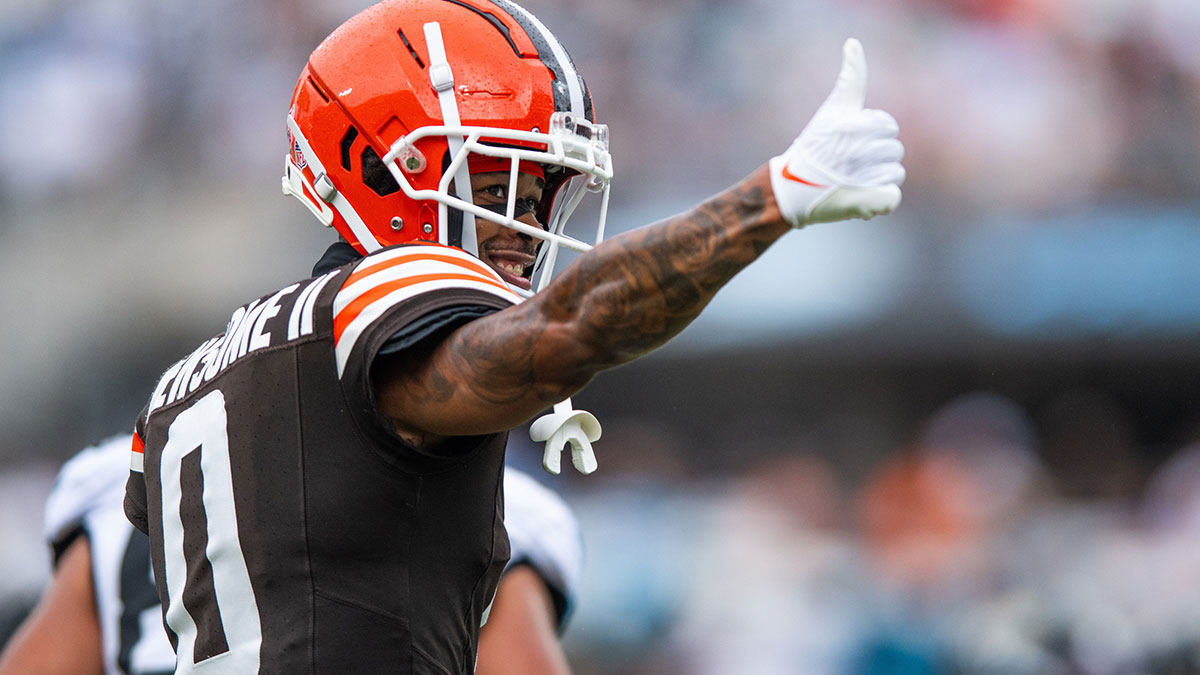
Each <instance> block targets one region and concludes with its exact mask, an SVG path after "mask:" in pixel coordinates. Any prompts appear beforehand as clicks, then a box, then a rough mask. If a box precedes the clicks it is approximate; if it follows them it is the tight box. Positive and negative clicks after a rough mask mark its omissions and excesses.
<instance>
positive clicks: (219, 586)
mask: <svg viewBox="0 0 1200 675" xmlns="http://www.w3.org/2000/svg"><path fill="white" fill-rule="evenodd" d="M160 466H161V469H160V476H159V479H160V481H161V482H160V484H161V485H162V507H163V509H162V512H163V550H164V558H165V564H166V578H167V579H166V580H167V584H166V585H167V596H168V603H167V611H166V621H167V625H168V626H170V627H171V630H173V631H174V632H175V634H176V635H177V636H178V637H179V643H178V645H177V647H176V653H177V654H178V663H177V665H176V672H177V673H206V672H221V673H233V674H237V673H257V672H258V666H259V646H260V645H261V644H262V625H261V623H260V621H259V616H258V605H257V603H256V602H255V600H254V589H253V588H252V587H251V585H250V573H249V571H248V570H247V569H246V560H245V558H244V557H243V555H242V548H241V545H240V542H239V540H238V525H237V513H236V511H235V510H234V502H233V472H232V470H231V469H230V464H229V432H228V427H227V424H226V414H225V396H224V394H222V393H221V392H220V391H219V390H217V391H213V392H212V393H210V394H208V395H206V396H205V397H204V398H201V399H200V400H199V401H196V403H194V404H193V405H192V406H191V407H190V408H188V409H187V410H185V411H183V412H182V413H180V414H179V416H178V417H176V418H175V421H174V422H172V423H171V427H170V429H169V430H168V432H167V444H166V446H164V447H163V451H162V462H161V464H160ZM185 477H186V478H187V480H186V481H184V480H182V479H184V478H185ZM184 485H186V486H187V488H186V490H185V488H184V487H183V486H184ZM195 492H200V493H201V494H194V493H195ZM185 521H186V523H187V526H186V528H185V525H184V523H185ZM189 565H190V566H191V567H190V568H189ZM214 599H215V603H214V602H213V600H214Z"/></svg>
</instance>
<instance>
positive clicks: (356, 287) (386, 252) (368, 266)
mask: <svg viewBox="0 0 1200 675" xmlns="http://www.w3.org/2000/svg"><path fill="white" fill-rule="evenodd" d="M521 299H522V298H521V296H519V295H517V294H516V293H515V292H513V291H512V290H511V289H510V288H509V287H508V286H507V285H506V284H505V283H504V281H503V280H501V279H500V276H499V275H498V274H497V273H496V272H495V271H494V270H492V269H491V268H490V267H488V266H487V265H486V264H484V263H483V262H481V261H480V260H479V259H478V258H475V257H474V256H471V255H469V254H467V253H465V252H463V251H461V250H459V249H456V248H453V247H449V246H441V245H437V244H416V245H408V246H398V247H394V248H388V249H383V250H381V251H378V252H376V253H373V254H371V255H368V256H366V257H365V258H363V259H362V260H361V261H359V262H358V264H357V265H355V266H354V267H353V268H352V270H351V271H350V272H349V274H347V275H346V276H345V277H344V278H343V279H342V281H341V283H340V284H339V286H338V288H337V289H336V291H335V293H334V295H333V296H332V317H333V345H334V353H335V354H334V355H335V362H336V368H337V377H338V378H339V380H340V381H341V387H342V390H343V392H345V395H346V397H347V399H348V401H349V402H350V404H351V409H352V410H353V411H362V413H358V412H356V414H364V413H365V414H367V415H368V416H371V417H372V418H373V419H374V421H373V422H372V424H373V425H375V426H377V427H379V428H380V429H381V430H383V432H384V433H387V434H390V433H391V431H390V426H388V425H387V424H386V423H385V422H383V421H382V419H381V418H379V417H378V415H377V413H374V409H375V406H374V396H373V392H372V390H371V378H370V373H371V365H372V363H373V362H374V361H375V359H376V358H377V357H378V356H379V355H381V354H391V353H395V352H398V351H401V350H403V349H407V348H409V347H411V346H412V345H415V344H416V343H418V342H421V341H422V340H425V339H426V338H429V337H430V336H433V335H437V334H445V333H446V332H448V331H449V329H451V328H453V327H455V326H457V325H461V324H463V323H465V322H467V321H472V320H474V319H477V318H480V317H482V316H485V315H487V314H490V313H492V312H496V311H499V310H502V309H504V308H506V307H510V306H512V305H514V304H516V303H519V302H520V301H521Z"/></svg>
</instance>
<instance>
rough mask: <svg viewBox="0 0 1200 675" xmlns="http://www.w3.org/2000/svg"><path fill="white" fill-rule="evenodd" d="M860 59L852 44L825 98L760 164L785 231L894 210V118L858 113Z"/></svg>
mask: <svg viewBox="0 0 1200 675" xmlns="http://www.w3.org/2000/svg"><path fill="white" fill-rule="evenodd" d="M866 90H867V60H866V57H865V56H864V55H863V48H862V44H861V43H860V42H859V41H858V40H855V39H853V38H851V39H849V40H846V44H845V46H844V47H843V48H842V70H841V72H840V73H838V78H837V82H836V83H835V84H834V86H833V92H832V93H830V94H829V98H827V99H825V102H824V103H822V104H821V107H820V108H818V109H817V112H816V114H814V115H813V117H812V119H811V120H809V122H808V125H807V126H806V127H804V130H803V131H801V132H800V135H799V136H797V137H796V140H794V141H792V145H791V146H790V147H789V148H788V149H787V150H786V151H785V152H784V153H783V154H781V155H779V156H777V157H773V158H772V159H771V161H770V163H769V164H768V166H769V168H770V173H771V189H772V190H773V191H774V193H775V201H776V202H777V203H778V204H779V210H780V211H781V212H782V213H783V216H784V218H786V219H787V220H788V222H790V223H791V224H792V226H793V227H797V228H799V227H804V226H805V225H808V224H809V223H825V222H831V221H835V220H846V219H848V218H871V217H873V216H877V215H880V214H886V213H891V212H892V211H894V210H895V209H896V207H897V206H899V205H900V184H901V183H903V182H904V167H903V166H901V165H900V160H901V158H902V157H903V156H904V146H903V145H902V144H901V143H900V140H899V139H898V138H897V137H896V136H897V134H898V133H899V131H900V127H899V125H897V124H896V120H895V118H893V117H892V116H891V115H889V114H888V113H886V112H884V111H882V110H873V109H870V108H863V103H864V100H865V98H866Z"/></svg>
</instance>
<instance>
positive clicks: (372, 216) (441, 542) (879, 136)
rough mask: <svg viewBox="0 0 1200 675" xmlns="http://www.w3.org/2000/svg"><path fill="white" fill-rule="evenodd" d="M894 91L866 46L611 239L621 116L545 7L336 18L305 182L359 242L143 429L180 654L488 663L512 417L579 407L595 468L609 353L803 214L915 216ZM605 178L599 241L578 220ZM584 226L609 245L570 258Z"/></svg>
mask: <svg viewBox="0 0 1200 675" xmlns="http://www.w3.org/2000/svg"><path fill="white" fill-rule="evenodd" d="M865 82H866V63H865V59H864V57H863V52H862V47H861V45H859V43H858V42H857V41H855V40H849V41H847V42H846V44H845V47H844V54H843V65H842V70H841V73H840V75H839V76H838V79H837V82H836V83H835V85H834V89H833V92H832V93H831V94H830V96H829V98H828V99H826V101H825V102H824V103H823V104H822V105H821V106H820V107H819V108H818V109H817V111H816V113H815V114H814V115H813V116H812V117H811V119H810V120H809V121H808V123H807V125H805V126H804V128H803V130H802V131H801V132H800V134H799V136H798V137H797V138H796V139H795V141H794V142H793V143H792V144H791V145H790V146H789V147H788V148H787V149H786V150H785V151H784V152H783V153H782V154H780V155H778V156H777V157H774V158H772V159H771V160H770V161H769V162H767V163H766V164H764V165H763V166H762V167H760V168H759V169H757V170H756V171H754V172H753V173H751V174H750V175H749V176H748V177H747V178H745V179H744V180H742V181H741V182H739V183H737V184H736V185H734V186H733V187H731V188H729V189H727V190H725V191H723V192H721V193H719V194H717V195H715V196H713V197H711V198H710V199H708V200H706V201H704V202H703V203H701V204H699V205H698V206H696V207H695V208H693V209H691V210H689V211H687V212H685V213H683V214H680V215H678V216H676V217H673V218H668V219H666V220H665V221H662V222H660V223H657V224H654V225H650V226H647V227H643V228H640V229H635V230H632V231H629V232H625V233H623V234H621V235H619V236H617V237H614V238H612V239H610V240H606V241H604V242H602V243H598V242H599V240H600V238H601V235H602V231H603V225H604V218H605V213H606V208H607V203H608V199H607V198H608V187H609V183H610V180H611V178H612V176H613V168H612V167H613V164H612V160H611V157H610V154H609V142H608V141H609V134H608V129H607V127H605V126H604V125H602V124H599V123H598V122H597V121H596V117H595V113H594V109H593V106H592V101H591V96H590V94H589V92H588V88H587V86H586V85H585V83H584V81H583V79H582V77H581V76H580V75H579V73H578V72H577V71H576V69H575V67H574V65H573V64H572V62H571V60H570V58H569V57H568V56H567V52H566V50H565V49H564V48H563V46H562V44H561V43H560V42H559V41H558V40H557V39H556V38H555V37H554V35H553V34H552V33H550V31H549V30H547V28H546V26H545V25H544V24H542V23H541V22H540V21H539V20H538V19H537V18H536V17H534V16H533V15H532V14H530V13H529V12H527V11H526V10H524V9H522V8H521V7H519V6H518V5H516V4H515V3H513V2H511V1H510V0H453V1H447V0H385V1H384V2H380V3H378V4H375V5H373V6H371V7H370V8H368V9H366V10H364V11H363V12H361V13H359V14H358V15H356V16H355V17H353V18H351V19H350V20H349V21H347V22H346V23H345V24H343V25H342V26H341V27H339V28H338V29H337V30H335V31H334V32H333V33H332V34H331V35H330V36H329V37H328V38H326V39H325V40H324V41H323V42H322V43H321V44H320V45H319V46H318V47H317V48H316V50H315V51H314V52H313V53H312V55H311V56H310V58H309V61H308V63H307V65H306V66H305V67H304V69H303V71H302V72H301V74H300V77H299V80H298V82H297V84H296V88H295V90H294V94H293V97H292V101H291V106H290V110H289V112H288V115H287V126H288V131H289V143H290V148H289V152H288V154H287V157H286V165H285V176H284V180H283V185H284V190H285V192H287V193H288V194H291V195H294V196H296V197H297V198H298V199H299V200H300V201H301V202H303V203H304V205H305V206H306V207H307V208H308V209H309V210H310V211H311V212H312V213H313V214H314V215H315V216H316V217H317V218H318V219H319V220H320V222H322V223H323V224H325V225H328V226H331V227H333V228H334V229H335V230H336V231H337V232H338V234H339V235H340V236H341V238H342V239H344V241H345V244H346V245H347V246H349V247H350V248H351V249H353V252H354V253H355V259H354V260H351V261H350V262H348V263H346V264H344V265H342V266H339V267H337V268H335V269H333V270H332V271H329V272H327V273H325V274H322V275H319V276H317V277H314V278H309V279H304V280H302V281H298V282H296V283H294V284H290V285H288V286H286V287H284V288H282V289H280V290H279V291H277V292H275V293H271V294H268V295H266V296H264V297H262V298H260V299H257V300H254V301H252V302H249V303H247V304H245V305H243V306H241V307H239V308H237V309H235V310H234V312H233V314H232V316H231V317H230V320H229V323H228V325H227V327H226V329H225V331H224V333H222V334H220V335H218V336H216V337H214V338H212V339H210V340H208V341H206V342H204V343H203V344H202V345H200V346H198V347H197V348H196V349H195V351H193V352H192V353H191V354H190V355H188V356H186V357H184V358H183V359H181V360H180V361H179V362H178V363H176V364H175V365H174V366H172V367H171V368H170V369H168V370H167V372H166V373H164V374H163V376H162V378H161V379H160V381H159V383H158V385H157V387H156V388H155V390H154V392H153V393H152V395H151V396H150V400H149V403H148V405H147V407H146V408H145V410H144V411H143V412H142V414H141V415H140V416H139V418H138V420H137V423H136V436H135V440H134V452H133V455H132V471H131V474H130V478H129V482H128V485H127V490H126V500H125V512H126V514H127V515H128V517H129V518H130V520H131V521H132V522H133V523H134V524H135V525H136V526H137V527H138V529H140V530H142V531H144V532H147V533H148V534H149V536H150V547H151V555H152V561H153V568H154V578H155V580H156V584H157V590H158V596H159V598H160V600H161V601H162V605H163V618H164V623H165V625H166V627H167V630H168V635H169V637H170V639H171V643H172V645H173V646H174V647H175V648H176V654H177V657H178V658H177V672H182V673H190V672H200V671H204V670H208V669H209V668H212V669H216V670H219V671H220V672H223V673H258V672H264V673H265V672H271V673H275V672H278V673H289V674H293V673H309V672H346V671H347V670H353V671H354V672H399V673H408V672H414V673H467V672H471V671H472V670H473V669H474V666H475V654H476V649H477V645H478V631H479V626H480V625H481V624H482V622H483V619H484V617H485V615H486V612H487V610H488V608H489V606H490V605H491V602H492V599H493V596H494V595H495V589H496V586H497V583H498V580H499V577H500V572H501V571H502V570H503V569H504V567H505V565H506V563H507V561H508V558H509V540H508V536H507V534H506V532H505V529H504V526H503V520H502V514H503V508H504V507H503V491H502V489H501V478H500V477H501V474H502V468H503V466H504V448H505V443H506V437H507V433H508V431H509V430H510V429H513V428H515V427H517V426H519V425H521V424H523V423H524V422H526V421H527V420H530V419H531V418H532V417H533V416H535V415H537V414H538V413H539V412H542V411H545V410H547V409H548V408H549V407H551V406H553V412H551V413H549V414H547V415H545V416H543V417H542V418H539V419H538V420H536V421H535V422H534V424H533V425H532V427H531V433H532V435H534V437H535V440H545V441H547V455H546V457H545V458H544V460H543V463H544V464H545V465H546V466H547V468H548V469H551V470H552V471H553V470H557V462H558V450H559V449H560V448H563V447H565V446H567V445H570V446H571V448H572V459H573V462H574V463H575V465H576V467H577V468H579V469H580V470H582V471H584V472H588V471H591V470H593V469H594V468H595V459H594V457H593V456H592V454H591V452H590V449H591V446H590V443H591V442H592V441H594V440H595V439H596V438H597V437H598V436H599V433H600V429H599V425H598V423H596V420H595V418H594V417H592V416H591V415H590V414H589V413H586V412H582V411H576V410H573V409H572V408H571V407H570V404H569V401H568V399H569V397H570V396H571V395H573V394H574V393H576V392H578V391H579V390H580V389H581V388H583V387H584V386H585V385H586V384H587V382H588V381H589V380H590V379H591V378H592V377H593V376H594V375H595V374H596V373H598V372H600V371H602V370H604V369H606V368H610V367H613V366H616V365H619V364H623V363H626V362H629V361H632V360H633V359H636V358H638V357H639V356H641V355H643V354H646V353H648V352H649V351H651V350H653V349H655V348H656V347H658V346H660V345H662V344H664V343H665V342H667V341H668V340H669V339H671V338H672V337H673V336H674V335H676V334H678V333H679V332H680V331H681V330H683V328H684V327H685V326H687V325H688V324H689V323H690V322H691V321H692V320H693V319H694V318H695V317H696V316H698V315H699V313H700V312H701V311H702V310H703V309H704V307H705V306H706V305H707V304H708V302H709V301H710V300H711V299H712V297H713V295H714V294H715V293H716V292H717V291H718V290H719V289H720V288H721V287H722V286H723V285H724V284H725V283H727V282H728V281H729V280H730V279H731V278H732V277H733V276H734V275H735V274H737V272H738V271H739V270H741V269H742V268H744V267H746V266H747V265H749V264H751V263H752V262H753V261H754V260H755V259H756V258H757V257H758V256H759V255H760V254H761V253H762V252H763V251H765V250H766V249H767V247H768V246H770V245H771V243H772V242H774V241H775V240H776V239H778V238H780V237H782V236H783V235H784V234H786V233H788V232H789V231H791V230H792V229H795V228H800V227H804V226H807V225H810V224H812V223H819V222H826V221H836V220H843V219H847V218H870V217H873V216H875V215H879V214H884V213H889V212H891V211H892V210H893V209H895V208H896V206H897V205H898V204H899V201H900V187H899V185H900V183H901V182H902V181H903V178H904V170H903V168H902V166H901V164H900V159H901V156H902V154H903V146H902V145H901V143H900V141H899V140H898V138H897V134H898V128H897V125H896V122H895V120H894V119H893V118H892V117H891V116H890V115H888V114H887V113H886V112H883V111H879V110H872V109H867V108H864V105H863V104H864V97H865ZM797 121H798V122H799V121H800V120H797ZM588 194H597V195H598V196H599V209H598V213H599V214H600V216H599V222H598V223H597V227H596V234H595V235H591V236H589V237H582V236H580V237H576V236H568V232H570V233H578V230H577V228H576V227H575V224H574V221H573V222H572V227H571V228H570V229H568V228H567V223H568V219H569V217H570V216H571V215H572V214H573V212H575V210H576V207H577V205H578V204H579V202H580V200H581V199H583V198H584V197H586V196H587V195H588ZM585 240H586V241H585ZM563 247H565V248H568V249H574V250H578V251H581V252H582V253H581V254H580V255H579V256H578V257H577V258H576V259H575V260H573V261H572V262H571V263H570V265H568V266H566V267H565V268H564V269H563V270H561V271H557V270H556V265H555V262H556V260H557V258H558V253H559V251H560V249H561V248H563ZM343 248H344V247H343ZM359 256H361V257H359Z"/></svg>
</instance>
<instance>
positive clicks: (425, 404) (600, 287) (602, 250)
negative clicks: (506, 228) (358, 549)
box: [375, 167, 792, 445]
mask: <svg viewBox="0 0 1200 675" xmlns="http://www.w3.org/2000/svg"><path fill="white" fill-rule="evenodd" d="M791 227H792V226H791V225H790V224H789V223H788V222H787V220H785V219H784V218H783V216H782V215H781V214H780V211H779V207H778V205H777V204H776V202H775V199H774V198H773V196H772V191H771V183H770V177H769V175H768V171H767V169H766V167H764V168H761V169H759V170H758V171H756V172H755V173H753V174H752V175H750V176H749V177H748V178H746V179H745V180H743V181H742V182H741V183H739V184H738V185H735V186H734V187H732V188H730V189H728V190H726V191H724V192H722V193H720V194H718V195H716V196H715V197H713V198H711V199H709V200H707V201H706V202H704V203H702V204H700V205H699V206H697V207H695V208H694V209H692V210H690V211H688V212H686V213H683V214H681V215H678V216H675V217H674V218H669V219H667V220H665V221H663V222H660V223H657V224H654V225H649V226H647V227H644V228H640V229H637V230H634V231H631V232H627V233H624V234H622V235H620V236H617V237H614V238H613V239H610V240H609V241H606V242H604V243H603V244H601V245H599V246H597V247H596V248H595V249H593V250H591V251H589V252H588V253H586V254H584V255H582V256H580V257H579V258H578V259H577V260H575V261H574V262H573V263H572V264H571V265H570V266H569V267H568V268H567V269H566V270H564V271H563V273H561V274H560V275H559V276H557V277H556V278H555V279H554V281H553V282H552V283H550V284H549V285H548V286H547V287H546V289H544V290H543V291H542V292H540V293H538V294H537V295H535V296H534V297H533V298H531V299H529V300H527V301H526V302H524V303H522V304H520V305H517V306H515V307H511V308H509V309H506V310H504V311H502V312H498V313H496V314H493V315H491V316H488V317H485V318H483V319H479V320H476V321H473V322H471V323H468V324H466V325H465V326H463V327H461V328H459V329H457V330H455V331H454V332H453V333H451V334H450V335H449V336H447V337H446V338H445V339H443V340H440V341H430V342H431V344H429V345H427V346H425V347H424V348H423V349H416V350H409V351H408V352H405V353H402V354H401V355H397V356H395V357H391V358H389V359H387V360H386V361H383V362H382V363H380V364H379V366H378V367H377V369H376V373H375V375H376V379H375V387H376V392H377V395H378V398H377V403H378V406H379V410H380V412H382V413H383V414H384V415H386V416H388V417H390V418H391V419H392V420H393V423H394V426H395V427H396V429H397V431H399V432H401V434H402V435H404V436H406V437H407V438H409V440H411V441H412V442H414V443H416V444H418V445H429V444H432V443H435V442H436V441H437V439H438V437H439V436H451V435H468V434H478V433H487V432H494V431H499V430H506V429H510V428H513V427H516V426H518V425H520V424H522V423H524V422H525V421H526V420H528V419H529V418H530V417H532V416H533V415H535V414H537V413H538V412H540V411H542V410H544V409H545V408H546V407H548V406H549V405H551V404H553V403H554V402H556V401H559V400H562V399H563V398H564V397H566V396H569V395H571V394H573V393H575V392H576V391H578V390H580V389H581V388H583V386H584V385H586V384H587V383H588V381H590V380H591V378H592V377H593V376H594V375H595V374H596V373H597V372H599V371H601V370H603V369H605V368H610V367H612V366H615V365H618V364H621V363H625V362H628V361H631V360H633V359H636V358H637V357H639V356H642V355H643V354H646V353H648V352H650V351H652V350H653V349H655V348H657V347H659V346H661V345H663V344H664V343H666V342H667V341H668V340H670V339H671V338H672V337H674V336H675V335H677V334H678V333H679V332H680V331H682V330H683V329H684V328H685V327H686V326H687V325H688V324H689V323H691V321H692V320H693V319H695V318H696V317H697V316H699V314H700V312H701V311H702V310H703V309H704V307H705V306H706V305H708V303H709V301H710V300H712V298H713V296H714V295H715V294H716V292H717V291H718V290H719V289H720V288H721V287H722V286H724V285H725V284H726V283H727V282H728V281H729V280H730V279H732V278H733V276H734V275H735V274H737V273H738V272H739V271H740V270H742V269H743V268H744V267H746V266H747V265H749V264H750V263H751V262H753V261H754V260H755V259H757V258H758V256H759V255H761V254H762V253H763V251H765V250H766V249H767V247H769V246H770V245H771V244H772V243H773V242H774V241H775V240H776V239H778V238H779V237H781V236H782V235H783V234H784V233H785V232H787V231H788V230H790V229H791Z"/></svg>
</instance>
